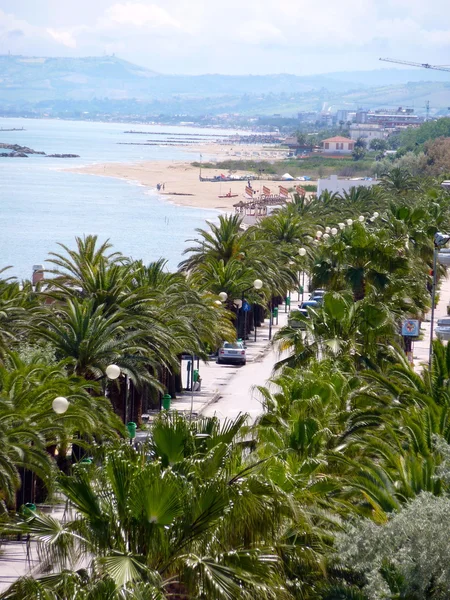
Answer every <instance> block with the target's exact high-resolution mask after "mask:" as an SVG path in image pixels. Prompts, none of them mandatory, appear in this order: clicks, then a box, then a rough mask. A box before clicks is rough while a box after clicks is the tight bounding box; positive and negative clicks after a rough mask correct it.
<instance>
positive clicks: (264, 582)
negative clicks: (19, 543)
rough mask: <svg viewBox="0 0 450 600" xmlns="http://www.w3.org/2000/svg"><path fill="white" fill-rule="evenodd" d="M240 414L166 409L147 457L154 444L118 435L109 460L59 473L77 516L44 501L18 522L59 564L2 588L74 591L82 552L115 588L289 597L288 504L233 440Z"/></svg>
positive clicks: (88, 577)
mask: <svg viewBox="0 0 450 600" xmlns="http://www.w3.org/2000/svg"><path fill="white" fill-rule="evenodd" d="M243 420H244V418H243V417H239V418H238V419H237V420H236V421H234V422H226V423H224V424H223V425H222V426H219V424H218V422H217V421H216V420H201V421H200V422H199V423H193V424H189V423H188V422H187V421H185V420H183V419H182V418H181V417H178V416H173V417H162V418H161V419H160V420H159V421H157V422H156V424H155V428H154V434H153V442H152V445H151V447H150V460H149V456H148V454H147V450H146V449H144V450H143V451H136V450H134V449H133V448H132V447H130V446H129V445H127V444H123V445H119V446H117V445H116V446H114V447H112V448H109V449H106V448H105V449H103V450H102V452H101V453H100V456H99V459H101V465H99V466H96V465H92V466H90V467H89V466H88V467H86V466H83V465H80V466H79V467H78V468H77V469H76V470H75V472H74V474H73V475H72V476H62V477H60V478H59V480H58V488H59V490H60V491H61V492H63V493H64V494H65V496H66V497H67V499H68V500H69V502H70V503H71V505H72V506H73V508H74V509H75V511H76V513H77V517H76V518H75V519H73V520H69V521H67V522H66V523H61V522H59V521H56V520H55V519H53V518H52V517H50V516H47V515H44V514H41V513H39V512H37V513H33V514H32V515H30V514H24V515H22V517H19V518H18V519H17V520H16V523H15V524H13V525H11V526H10V527H9V531H10V533H13V532H15V531H21V532H23V533H25V532H26V533H27V534H29V535H31V537H32V539H37V540H41V541H40V542H39V545H40V552H41V556H42V563H41V569H42V570H48V569H49V568H52V569H54V572H55V575H52V576H44V577H43V578H41V579H39V580H38V583H34V582H33V583H31V582H30V581H29V580H28V581H24V580H21V581H19V582H18V583H17V584H15V585H13V586H12V588H11V589H10V590H9V591H7V592H6V593H5V594H4V595H3V596H2V597H4V598H18V594H19V593H21V590H23V589H26V588H27V586H28V589H32V590H34V591H35V590H36V589H39V588H40V589H43V590H45V592H46V593H52V590H58V589H59V590H60V591H59V593H58V595H56V597H57V598H61V599H62V598H64V599H66V598H67V599H68V595H67V592H66V591H65V590H64V584H63V582H65V581H67V582H68V584H69V583H72V584H73V582H74V581H76V580H77V572H76V569H77V567H76V565H77V563H78V562H79V561H80V560H82V561H84V562H85V565H86V566H85V567H84V571H83V574H84V578H85V582H86V584H85V585H86V587H87V589H88V590H94V589H96V587H97V586H98V585H99V582H100V580H104V582H105V586H107V589H108V588H109V589H110V593H111V594H112V595H111V596H110V597H113V598H116V597H117V598H119V597H124V595H125V594H126V593H127V592H126V590H128V593H135V594H136V595H137V596H135V597H143V598H150V597H151V598H160V599H165V598H170V597H176V598H188V597H205V598H211V599H213V598H214V599H217V600H219V599H220V600H222V599H224V600H232V599H234V598H235V599H242V600H244V599H245V598H249V597H254V596H255V594H257V596H258V598H263V599H271V598H273V599H274V600H275V598H288V597H289V596H288V594H287V591H286V589H285V587H284V585H283V581H282V577H281V573H280V568H281V563H280V560H279V558H278V556H277V555H276V552H275V551H274V548H273V547H271V540H272V539H273V537H274V531H276V529H277V525H278V524H279V523H280V522H281V520H282V519H283V518H284V516H285V515H287V514H288V513H289V512H290V511H289V509H288V505H287V504H286V503H285V501H284V499H283V494H282V495H281V496H280V497H278V493H277V489H276V487H275V486H274V485H273V484H271V483H269V482H265V481H264V480H263V478H261V477H260V476H259V473H258V463H256V464H252V463H251V462H249V463H246V462H245V461H244V460H243V453H242V448H241V447H240V446H239V445H238V444H236V435H237V434H238V433H239V430H240V428H241V426H242V423H243ZM44 532H45V534H44ZM58 586H59V588H58ZM68 589H69V590H71V589H72V587H71V585H69V587H68ZM144 592H145V594H144ZM69 593H71V592H69ZM120 594H122V596H120ZM139 594H144V595H142V596H140V595H139ZM21 597H22V598H24V597H26V596H21ZM70 597H72V596H70Z"/></svg>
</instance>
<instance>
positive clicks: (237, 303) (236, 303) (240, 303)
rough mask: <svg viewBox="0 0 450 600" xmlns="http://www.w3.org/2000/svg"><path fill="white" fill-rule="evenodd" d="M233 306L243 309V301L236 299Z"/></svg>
mask: <svg viewBox="0 0 450 600" xmlns="http://www.w3.org/2000/svg"><path fill="white" fill-rule="evenodd" d="M233 304H234V305H235V306H237V307H238V308H241V306H242V300H241V299H240V298H236V300H233Z"/></svg>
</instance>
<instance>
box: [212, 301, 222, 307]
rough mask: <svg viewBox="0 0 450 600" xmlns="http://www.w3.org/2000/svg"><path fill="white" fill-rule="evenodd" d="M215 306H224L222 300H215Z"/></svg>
mask: <svg viewBox="0 0 450 600" xmlns="http://www.w3.org/2000/svg"><path fill="white" fill-rule="evenodd" d="M214 304H217V306H222V302H221V301H220V300H214Z"/></svg>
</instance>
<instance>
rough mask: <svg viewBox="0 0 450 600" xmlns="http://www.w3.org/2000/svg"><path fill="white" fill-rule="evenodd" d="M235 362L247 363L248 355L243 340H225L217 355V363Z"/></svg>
mask: <svg viewBox="0 0 450 600" xmlns="http://www.w3.org/2000/svg"><path fill="white" fill-rule="evenodd" d="M227 362H229V363H233V364H239V365H245V364H246V362H247V356H246V353H245V348H244V343H243V342H224V343H223V346H222V348H220V350H219V355H218V357H217V364H219V365H221V364H223V363H227Z"/></svg>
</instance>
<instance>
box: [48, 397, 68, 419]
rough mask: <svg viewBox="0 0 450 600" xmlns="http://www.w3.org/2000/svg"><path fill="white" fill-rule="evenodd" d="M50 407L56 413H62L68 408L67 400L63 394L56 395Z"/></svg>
mask: <svg viewBox="0 0 450 600" xmlns="http://www.w3.org/2000/svg"><path fill="white" fill-rule="evenodd" d="M52 408H53V410H54V411H55V413H56V414H57V415H63V414H64V413H65V412H66V410H67V409H68V408H69V401H68V400H67V398H64V396H58V397H57V398H55V399H54V400H53V402H52Z"/></svg>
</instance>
